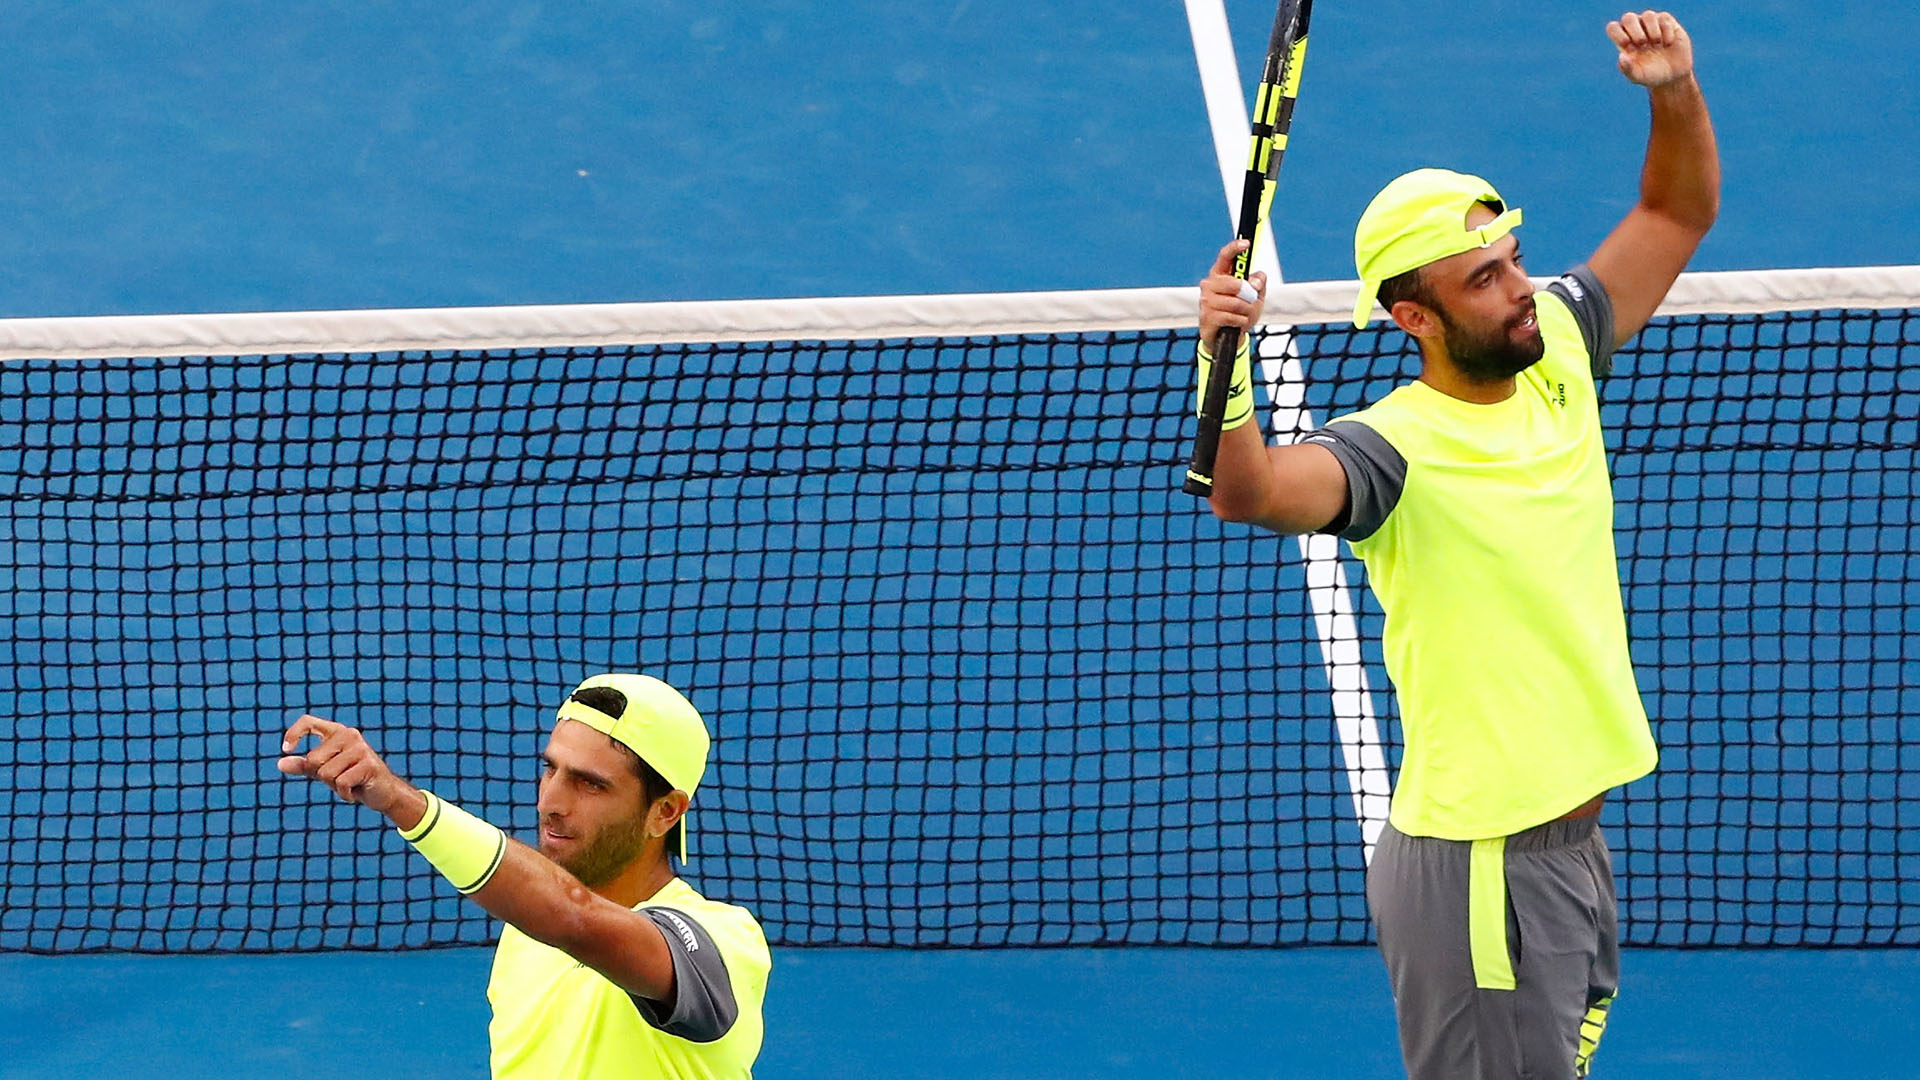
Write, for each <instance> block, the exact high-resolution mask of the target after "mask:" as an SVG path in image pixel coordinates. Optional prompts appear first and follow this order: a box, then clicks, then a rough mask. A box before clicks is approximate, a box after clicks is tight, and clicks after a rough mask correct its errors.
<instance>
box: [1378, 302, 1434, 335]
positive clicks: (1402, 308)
mask: <svg viewBox="0 0 1920 1080" xmlns="http://www.w3.org/2000/svg"><path fill="white" fill-rule="evenodd" d="M1387 314H1388V315H1390V316H1392V317H1393V324H1394V325H1395V326H1398V327H1399V328H1400V329H1402V330H1405V331H1406V332H1407V333H1408V334H1410V335H1412V336H1413V337H1416V338H1429V337H1439V336H1441V334H1442V330H1441V327H1440V316H1439V314H1438V313H1437V312H1435V311H1434V310H1433V309H1432V308H1430V307H1428V306H1426V305H1425V304H1422V303H1419V302H1418V301H1414V300H1399V301H1396V302H1395V303H1394V305H1393V307H1392V309H1391V310H1389V311H1388V312H1387Z"/></svg>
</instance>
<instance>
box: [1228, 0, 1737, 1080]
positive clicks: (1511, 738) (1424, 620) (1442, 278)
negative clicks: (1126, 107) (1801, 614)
mask: <svg viewBox="0 0 1920 1080" xmlns="http://www.w3.org/2000/svg"><path fill="white" fill-rule="evenodd" d="M1606 29H1607V35H1608V37H1609V38H1611V39H1612V41H1613V43H1614V44H1615V45H1616V46H1617V47H1618V51H1619V66H1620V71H1621V72H1622V74H1624V75H1625V76H1626V78H1627V79H1629V80H1630V81H1632V82H1634V83H1637V84H1639V85H1641V86H1644V87H1646V88H1647V89H1648V91H1649V93H1650V95H1651V97H1652V111H1653V120H1652V133H1651V135H1650V137H1649V140H1648V147H1647V155H1646V164H1645V167H1644V169H1643V171H1642V173H1641V177H1640V199H1639V202H1638V204H1637V205H1635V206H1634V207H1633V209H1632V210H1630V211H1629V212H1628V213H1627V216H1626V218H1625V219H1624V220H1623V221H1621V222H1620V224H1619V226H1618V227H1616V228H1615V229H1614V230H1613V232H1612V234H1611V235H1609V236H1608V237H1607V239H1606V240H1605V242H1603V243H1602V244H1601V245H1600V247H1599V249H1598V250H1597V251H1595V252H1594V253H1593V255H1592V257H1591V258H1590V259H1589V260H1588V261H1587V262H1586V264H1585V265H1582V266H1577V267H1575V268H1573V269H1572V270H1571V271H1569V272H1568V273H1567V274H1566V275H1565V276H1563V277H1561V278H1559V279H1558V280H1556V281H1554V282H1553V283H1552V284H1550V285H1548V286H1547V287H1546V288H1545V289H1544V290H1542V291H1540V292H1536V291H1535V290H1534V287H1533V284H1532V282H1530V281H1529V280H1528V278H1527V274H1526V272H1525V271H1524V270H1523V269H1522V268H1521V261H1520V246H1519V241H1518V238H1517V236H1516V235H1515V233H1514V231H1513V230H1514V227H1515V226H1517V225H1519V224H1520V210H1519V208H1517V207H1511V206H1508V205H1507V203H1506V201H1505V200H1503V199H1502V198H1501V197H1500V195H1499V193H1498V192H1496V191H1495V190H1494V188H1493V187H1492V186H1491V185H1490V184H1488V183H1487V182H1486V181H1485V180H1482V179H1480V178H1478V177H1475V176H1465V175H1462V174H1459V173H1454V172H1447V171H1444V170H1440V169H1421V170H1419V171H1416V172H1412V173H1408V174H1407V175H1405V176H1402V177H1399V178H1398V179H1396V180H1394V181H1393V182H1392V183H1390V184H1388V185H1387V186H1386V188H1385V190H1383V191H1381V192H1380V194H1379V195H1378V196H1377V197H1375V198H1374V200H1373V202H1372V203H1371V205H1369V206H1368V207H1367V209H1366V211H1365V213H1364V214H1363V215H1362V216H1361V218H1360V224H1359V227H1358V229H1357V230H1356V233H1355V238H1354V255H1355V260H1356V262H1357V264H1358V268H1359V273H1360V279H1361V289H1360V296H1359V302H1358V303H1357V304H1356V305H1355V308H1354V324H1355V325H1356V326H1365V325H1366V324H1367V322H1368V321H1369V318H1370V316H1371V312H1372V309H1373V304H1374V300H1375V298H1376V296H1377V297H1378V299H1379V301H1380V304H1381V305H1382V306H1383V307H1384V308H1386V310H1387V312H1388V313H1389V314H1390V315H1391V316H1392V317H1393V321H1394V323H1395V324H1396V325H1397V326H1399V327H1400V329H1402V330H1404V331H1406V333H1408V334H1409V335H1411V336H1412V337H1413V338H1414V339H1415V340H1416V341H1417V342H1418V343H1419V349H1420V356H1421V361H1422V363H1421V371H1420V376H1419V379H1418V381H1415V382H1412V383H1409V384H1407V385H1405V386H1402V387H1400V388H1398V389H1396V390H1394V391H1393V392H1392V393H1390V394H1388V395H1387V396H1386V397H1384V398H1382V399H1381V400H1379V401H1378V402H1376V403H1375V404H1374V405H1373V406H1372V407H1370V408H1368V409H1365V410H1364V411H1361V412H1359V413H1356V414H1353V415H1350V416H1346V417H1343V418H1340V419H1338V420H1336V421H1334V422H1331V423H1329V424H1327V425H1326V426H1325V427H1324V428H1323V429H1321V430H1319V431H1317V432H1314V433H1313V434H1311V435H1309V436H1307V437H1306V438H1305V439H1304V440H1303V441H1302V442H1300V443H1299V444H1298V445H1291V446H1272V447H1269V446H1265V445H1263V444H1262V440H1261V438H1260V434H1259V430H1258V427H1257V425H1253V424H1248V423H1246V420H1247V419H1250V418H1251V416H1252V408H1253V401H1252V394H1251V387H1250V385H1249V379H1248V377H1247V374H1246V372H1245V371H1244V370H1237V371H1236V372H1235V373H1234V375H1233V380H1232V382H1233V386H1234V389H1235V398H1236V400H1234V401H1232V402H1230V403H1229V406H1228V409H1227V411H1226V416H1227V417H1228V419H1229V422H1231V423H1235V424H1236V426H1235V427H1234V428H1233V429H1232V430H1230V431H1227V432H1226V433H1225V435H1224V436H1223V437H1222V440H1221V444H1220V455H1219V459H1218V461H1217V463H1216V466H1215V474H1214V489H1213V496H1212V508H1213V511H1214V513H1215V514H1217V515H1218V516H1220V517H1222V518H1224V519H1227V520H1229V521H1244V522H1252V523H1255V524H1258V525H1263V526H1265V527H1267V528H1269V529H1273V530H1275V531H1278V532H1282V533H1302V532H1330V533H1337V534H1338V535H1340V536H1342V537H1344V538H1346V540H1347V541H1348V542H1349V543H1350V544H1351V546H1352V548H1353V551H1354V553H1355V554H1356V555H1358V556H1359V557H1360V558H1361V559H1362V560H1363V561H1364V562H1365V563H1366V565H1367V573H1368V579H1369V580H1370V581H1371V582H1372V586H1373V590H1374V592H1375V593H1376V594H1377V596H1378V597H1379V600H1380V604H1381V606H1382V608H1384V609H1385V612H1386V630H1385V640H1384V649H1385V658H1386V664H1387V670H1388V673H1389V674H1390V675H1391V676H1392V678H1393V682H1394V685H1395V687H1396V688H1397V691H1398V693H1399V695H1400V713H1401V721H1402V724H1403V728H1404V731H1403V734H1404V738H1405V754H1404V757H1403V760H1402V762H1401V767H1400V775H1399V779H1398V783H1397V784H1396V786H1395V790H1394V793H1393V803H1392V809H1391V812H1390V814H1389V820H1390V824H1389V825H1388V826H1387V827H1386V829H1385V830H1384V832H1383V834H1382V836H1381V838H1380V841H1379V845H1378V847H1377V848H1376V850H1375V853H1374V857H1373V861H1372V864H1371V866H1370V867H1369V868H1368V872H1367V900H1368V906H1369V908H1370V910H1371V911H1372V914H1373V918H1374V922H1375V927H1376V929H1377V931H1378V936H1379V940H1380V950H1381V952H1382V953H1383V954H1384V956H1385V958H1386V962H1387V971H1388V976H1389V980H1390V982H1391V983H1392V986H1393V996H1394V1007H1395V1010H1396V1012H1397V1013H1398V1016H1399V1022H1400V1044H1401V1051H1402V1053H1403V1055H1404V1057H1405V1060H1406V1065H1407V1071H1408V1073H1409V1074H1410V1075H1411V1076H1412V1078H1413V1080H1462V1078H1468V1077H1480V1078H1488V1080H1495V1078H1497V1080H1512V1078H1517V1077H1530V1078H1532V1077H1538V1078H1545V1080H1561V1078H1569V1077H1583V1076H1586V1075H1587V1072H1588V1067H1589V1062H1590V1059H1591V1057H1592V1055H1593V1052H1594V1049H1595V1048H1596V1046H1597V1045H1598V1043H1599V1040H1600V1035H1601V1032H1602V1031H1603V1030H1604V1029H1605V1026H1606V1022H1607V1014H1608V1009H1609V1006H1610V1005H1611V1004H1612V1002H1613V999H1614V992H1615V989H1616V983H1617V980H1618V972H1619V954H1618V948H1617V941H1616V937H1617V931H1618V920H1617V917H1616V914H1615V901H1614V886H1613V875H1612V871H1611V869H1610V866H1609V857H1608V852H1607V847H1606V844H1605V842H1604V841H1603V840H1602V838H1601V835H1600V830H1599V828H1598V823H1597V819H1596V815H1597V814H1598V812H1599V810H1600V805H1601V800H1602V798H1603V797H1604V796H1605V794H1606V792H1607V791H1608V789H1610V788H1613V787H1615V786H1617V785H1620V784H1624V783H1626V782H1628V781H1630V780H1633V779H1636V778H1638V777H1641V776H1644V775H1646V774H1647V773H1648V772H1650V771H1652V769H1653V767H1654V765H1655V760H1656V756H1657V755H1656V751H1655V748H1654V743H1653V737H1652V734H1651V732H1650V730H1649V728H1648V724H1647V716H1646V713H1645V711H1644V709H1643V707H1642V705H1641V702H1640V696H1639V691H1638V689H1637V687H1636V686H1635V685H1634V674H1633V666H1632V664H1631V662H1630V661H1629V658H1628V654H1627V633H1626V619H1625V615H1624V613H1623V610H1622V606H1621V597H1620V581H1619V570H1618V567H1617V565H1616V561H1615V554H1614V547H1613V531H1612V530H1613V492H1612V485H1611V482H1610V480H1609V478H1608V475H1607V461H1606V454H1605V450H1604V448H1603V446H1602V443H1601V432H1600V414H1599V408H1598V404H1597V400H1596V396H1595V391H1594V381H1595V379H1596V378H1597V377H1600V376H1604V375H1606V374H1607V372H1608V371H1609V369H1610V365H1611V357H1612V355H1613V352H1614V350H1615V349H1616V348H1618V347H1619V346H1620V345H1622V344H1623V343H1625V342H1626V341H1627V340H1628V339H1629V338H1631V337H1632V336H1633V335H1634V334H1635V333H1637V332H1638V331H1639V330H1640V328H1641V327H1642V326H1643V325H1645V324H1646V322H1647V320H1648V319H1649V318H1650V317H1652V315H1653V313H1654V309H1655V308H1657V307H1658V306H1659V304H1660V301H1661V299H1662V298H1663V297H1665V295H1666V293H1667V290H1668V289H1669V288H1670V287H1671V286H1672V284H1673V281H1674V279H1675V278H1676V277H1678V276H1679V273H1680V270H1681V268H1682V267H1683V266H1685V264H1686V262H1687V260H1688V258H1689V257H1691V256H1692V254H1693V251H1694V249H1695V247H1696V246H1697V245H1698V244H1699V242H1700V239H1701V237H1702V236H1704V235H1705V234H1706V232H1707V229H1708V228H1709V227H1710V226H1711V225H1712V224H1713V220H1714V217H1715V214H1716V213H1717V210H1718V204H1719V186H1720V180H1719V168H1720V167H1719V161H1718V156H1717V152H1716V150H1715V147H1714V138H1713V129H1712V126H1711V124H1710V123H1709V121H1708V117H1707V108H1706V103H1705V101H1704V99H1703V98H1702V97H1701V94H1700V87H1699V85H1698V84H1697V83H1696V82H1695V80H1694V75H1693V50H1692V45H1691V43H1690V42H1689V40H1688V37H1687V34H1686V31H1685V30H1683V29H1682V28H1681V26H1680V24H1679V22H1677V21H1676V20H1675V19H1674V17H1673V16H1672V15H1670V14H1667V13H1666V12H1658V11H1646V12H1641V13H1638V14H1626V15H1622V16H1621V17H1620V19H1619V20H1618V21H1617V22H1612V23H1609V24H1608V25H1607V28H1606ZM1238 248H1239V245H1238V243H1237V242H1236V243H1235V244H1233V245H1229V247H1228V248H1227V249H1226V250H1224V251H1222V252H1221V253H1220V257H1219V261H1218V262H1217V263H1216V265H1215V266H1214V269H1213V273H1212V274H1211V276H1209V277H1208V278H1207V280H1206V281H1205V282H1204V283H1203V284H1202V290H1201V302H1200V326H1201V340H1202V341H1211V340H1213V335H1214V333H1215V331H1217V330H1218V328H1220V327H1221V326H1225V325H1232V326H1239V327H1250V326H1253V325H1255V324H1256V323H1258V322H1259V319H1260V310H1261V303H1262V302H1263V300H1264V284H1265V283H1264V281H1257V282H1256V284H1257V285H1258V286H1259V287H1260V289H1261V290H1262V295H1260V296H1258V297H1255V298H1252V299H1250V300H1249V299H1242V298H1241V294H1240V291H1239V290H1240V282H1238V281H1237V280H1236V279H1235V278H1233V277H1232V275H1231V273H1230V270H1231V266H1232V260H1233V255H1234V254H1235V252H1236V251H1237V250H1238ZM1245 295H1247V296H1249V297H1253V296H1254V294H1253V293H1252V292H1249V293H1247V294H1245ZM1206 360H1207V358H1206V357H1205V356H1204V354H1203V356H1202V361H1203V366H1204V364H1205V362H1206ZM1246 363H1247V360H1246V358H1245V356H1244V355H1243V356H1242V357H1241V358H1240V359H1239V361H1238V364H1237V365H1236V366H1239V365H1245V364H1246ZM1201 385H1202V386H1205V385H1206V382H1205V375H1204V372H1203V374H1202V379H1201Z"/></svg>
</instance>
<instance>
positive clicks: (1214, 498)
mask: <svg viewBox="0 0 1920 1080" xmlns="http://www.w3.org/2000/svg"><path fill="white" fill-rule="evenodd" d="M1207 509H1209V510H1211V511H1213V516H1214V517H1216V518H1219V519H1220V520H1221V521H1227V522H1232V523H1233V524H1236V525H1241V524H1245V523H1246V522H1249V521H1252V520H1253V519H1254V518H1255V517H1256V516H1257V515H1256V513H1255V512H1254V510H1253V508H1252V507H1250V506H1248V505H1247V503H1246V500H1244V499H1235V498H1233V497H1232V496H1231V495H1222V494H1221V493H1220V489H1219V488H1217V487H1216V488H1214V489H1213V494H1212V495H1209V496H1208V497H1207Z"/></svg>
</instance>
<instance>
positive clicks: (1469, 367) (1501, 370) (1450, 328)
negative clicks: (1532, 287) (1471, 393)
mask: <svg viewBox="0 0 1920 1080" xmlns="http://www.w3.org/2000/svg"><path fill="white" fill-rule="evenodd" d="M1444 322H1445V325H1446V342H1447V355H1448V356H1450V357H1452V358H1453V365H1454V366H1455V367H1457V368H1459V369H1460V372H1461V374H1463V375H1465V376H1466V377H1467V378H1469V379H1473V380H1475V381H1477V382H1495V381H1498V380H1500V379H1511V378H1513V377H1514V376H1515V375H1518V374H1520V373H1521V372H1523V371H1525V370H1527V369H1528V368H1530V367H1532V366H1533V365H1535V364H1537V363H1539V362H1540V358H1541V357H1542V356H1544V355H1546V352H1547V343H1546V341H1545V340H1544V339H1543V338H1541V337H1540V336H1539V335H1538V334H1535V335H1534V336H1533V337H1532V338H1531V339H1530V340H1527V341H1515V340H1514V339H1513V327H1512V326H1510V325H1503V326H1501V327H1500V330H1499V333H1498V334H1497V336H1491V337H1476V336H1473V335H1470V334H1468V333H1467V332H1466V331H1465V330H1462V329H1461V328H1460V326H1459V324H1457V323H1455V322H1454V321H1453V320H1452V319H1446V320H1444Z"/></svg>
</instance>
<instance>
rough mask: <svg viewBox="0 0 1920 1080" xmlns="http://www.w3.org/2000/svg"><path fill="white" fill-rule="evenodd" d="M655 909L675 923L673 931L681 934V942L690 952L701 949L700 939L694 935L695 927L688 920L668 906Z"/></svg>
mask: <svg viewBox="0 0 1920 1080" xmlns="http://www.w3.org/2000/svg"><path fill="white" fill-rule="evenodd" d="M654 910H655V911H658V912H659V913H660V914H661V915H662V916H663V917H664V918H665V919H666V920H667V921H668V922H670V923H672V924H673V932H674V933H676V934H678V935H679V936H680V944H682V945H685V946H686V947H687V951H688V952H690V953H695V952H699V951H700V939H698V938H696V937H694V936H693V927H691V926H688V925H687V920H685V919H683V918H681V917H680V916H679V915H678V914H677V913H675V912H672V911H669V910H667V909H666V908H654Z"/></svg>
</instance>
